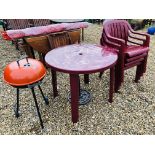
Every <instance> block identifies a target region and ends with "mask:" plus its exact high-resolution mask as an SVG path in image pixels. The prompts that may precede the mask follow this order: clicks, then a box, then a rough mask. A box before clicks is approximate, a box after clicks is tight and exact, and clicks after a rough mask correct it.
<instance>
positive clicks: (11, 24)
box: [5, 19, 30, 30]
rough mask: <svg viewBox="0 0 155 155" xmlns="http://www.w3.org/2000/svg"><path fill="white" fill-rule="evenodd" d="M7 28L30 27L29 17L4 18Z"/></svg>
mask: <svg viewBox="0 0 155 155" xmlns="http://www.w3.org/2000/svg"><path fill="white" fill-rule="evenodd" d="M5 21H6V23H7V29H13V30H16V29H24V28H28V27H30V24H29V19H6V20H5Z"/></svg>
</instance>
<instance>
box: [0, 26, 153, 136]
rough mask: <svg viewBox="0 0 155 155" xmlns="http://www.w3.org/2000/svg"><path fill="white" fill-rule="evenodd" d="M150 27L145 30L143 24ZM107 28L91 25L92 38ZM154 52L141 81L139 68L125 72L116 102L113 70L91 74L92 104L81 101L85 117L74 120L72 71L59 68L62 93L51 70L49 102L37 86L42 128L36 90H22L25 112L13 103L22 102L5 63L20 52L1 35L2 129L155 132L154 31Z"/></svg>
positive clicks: (55, 132) (88, 38) (87, 33)
mask: <svg viewBox="0 0 155 155" xmlns="http://www.w3.org/2000/svg"><path fill="white" fill-rule="evenodd" d="M143 31H145V30H143ZM101 32H102V26H101V25H95V24H94V25H92V26H90V27H89V28H87V29H86V30H85V42H86V43H97V44H98V43H99V39H100V35H101ZM150 47H151V48H150V49H151V50H150V53H149V58H148V67H147V72H146V74H145V75H144V77H143V78H141V80H140V83H138V84H136V83H134V82H133V80H134V77H135V68H132V69H130V70H128V71H126V73H125V83H124V85H123V86H122V88H121V90H120V93H116V94H115V95H114V102H113V103H112V104H110V103H109V102H108V90H109V70H107V71H106V72H105V74H104V75H103V77H102V79H101V80H100V79H99V78H98V74H92V75H91V76H90V84H89V85H84V83H83V76H81V83H82V84H81V86H82V88H85V89H87V90H89V91H90V92H91V93H92V100H91V102H90V103H89V104H88V105H85V106H80V107H79V115H80V117H79V122H78V123H77V124H76V125H73V124H72V122H71V111H70V110H71V108H70V104H69V102H68V101H67V94H68V92H69V77H68V75H67V74H63V73H58V90H59V96H58V97H56V98H55V99H54V98H53V96H52V89H51V76H50V72H49V71H48V73H47V76H46V77H45V79H44V80H43V84H42V89H43V91H44V93H45V94H46V95H47V96H48V98H49V102H50V104H49V106H46V105H45V104H44V102H43V99H42V97H41V94H40V92H39V91H38V89H37V88H36V94H37V99H38V102H39V106H40V111H41V115H42V119H43V122H44V126H45V128H44V129H43V130H41V128H40V124H39V120H38V117H37V114H36V109H35V107H34V101H33V98H32V95H31V92H30V90H28V89H22V90H21V92H20V113H21V117H19V118H18V119H16V118H15V116H14V111H13V107H14V104H15V102H16V90H15V89H14V88H13V87H11V86H9V85H7V84H5V83H4V82H3V80H2V74H3V69H4V67H5V66H6V65H7V64H8V63H10V62H12V61H15V60H17V59H18V58H20V52H19V51H16V50H15V48H14V46H13V45H11V43H10V42H9V41H5V40H2V38H0V53H1V58H0V71H1V72H0V77H1V78H0V134H11V135H14V134H20V135H23V134H30V135H32V134H51V135H62V134H63V135H86V134H87V135H90V134H91V135H116V134H125V135H126V134H136V135H137V134H138V135H139V134H140V135H141V134H155V96H154V95H155V83H154V71H155V65H153V64H154V60H155V48H154V47H155V36H151V45H150Z"/></svg>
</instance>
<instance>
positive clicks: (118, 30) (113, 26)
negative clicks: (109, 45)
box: [103, 20, 131, 41]
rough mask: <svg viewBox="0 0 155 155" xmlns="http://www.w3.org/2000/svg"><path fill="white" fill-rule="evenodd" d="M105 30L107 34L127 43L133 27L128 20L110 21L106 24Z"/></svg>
mask: <svg viewBox="0 0 155 155" xmlns="http://www.w3.org/2000/svg"><path fill="white" fill-rule="evenodd" d="M103 28H104V31H105V34H109V35H111V36H113V37H116V38H120V39H123V40H126V41H127V40H128V35H129V30H130V29H131V26H130V25H129V23H128V22H127V21H126V20H109V21H107V22H105V24H104V25H103Z"/></svg>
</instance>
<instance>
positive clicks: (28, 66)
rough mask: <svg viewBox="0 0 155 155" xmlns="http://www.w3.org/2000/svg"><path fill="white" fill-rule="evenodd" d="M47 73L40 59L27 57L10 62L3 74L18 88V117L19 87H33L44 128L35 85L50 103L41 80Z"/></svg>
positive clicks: (17, 112)
mask: <svg viewBox="0 0 155 155" xmlns="http://www.w3.org/2000/svg"><path fill="white" fill-rule="evenodd" d="M45 75H46V69H45V67H44V65H43V64H42V63H41V62H40V61H38V60H35V59H31V58H27V57H26V58H23V59H20V60H17V61H14V62H12V63H10V64H8V65H7V66H6V68H5V69H4V76H3V78H4V81H5V82H6V83H8V84H9V85H11V86H13V87H15V88H17V102H16V106H15V116H16V117H17V118H18V117H19V89H20V88H30V89H31V92H32V95H33V98H34V102H35V106H36V109H37V113H38V117H39V120H40V125H41V127H42V128H44V126H43V121H42V118H41V114H40V111H39V106H38V103H37V98H36V95H35V91H34V87H35V86H38V88H39V90H40V92H41V95H42V97H43V99H44V101H45V103H46V104H47V105H48V104H49V102H48V98H47V97H45V96H44V94H43V91H42V89H41V87H40V84H41V81H42V79H43V78H44V77H45Z"/></svg>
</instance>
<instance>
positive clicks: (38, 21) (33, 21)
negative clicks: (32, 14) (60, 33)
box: [30, 19, 51, 27]
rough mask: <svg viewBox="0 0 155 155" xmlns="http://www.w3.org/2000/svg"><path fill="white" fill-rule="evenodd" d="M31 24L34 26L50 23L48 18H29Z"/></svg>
mask: <svg viewBox="0 0 155 155" xmlns="http://www.w3.org/2000/svg"><path fill="white" fill-rule="evenodd" d="M30 22H31V24H32V25H33V26H34V27H35V26H46V25H50V24H51V21H50V20H49V19H31V21H30Z"/></svg>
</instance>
